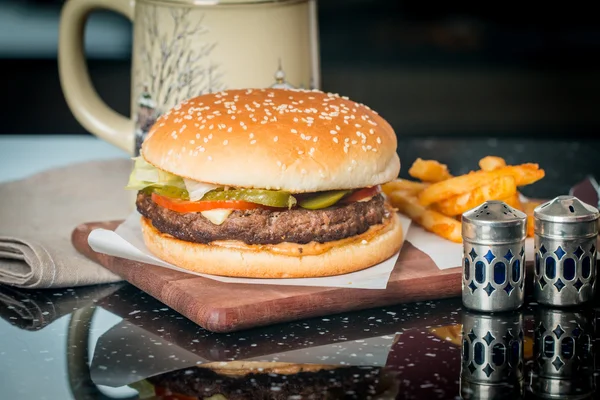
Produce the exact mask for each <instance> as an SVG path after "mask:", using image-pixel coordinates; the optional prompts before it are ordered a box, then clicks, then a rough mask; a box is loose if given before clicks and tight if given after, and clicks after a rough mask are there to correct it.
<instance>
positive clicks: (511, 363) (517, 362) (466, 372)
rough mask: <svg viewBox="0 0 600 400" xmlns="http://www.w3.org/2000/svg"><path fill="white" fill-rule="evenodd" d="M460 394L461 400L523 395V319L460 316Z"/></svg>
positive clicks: (514, 314) (517, 315) (515, 315)
mask: <svg viewBox="0 0 600 400" xmlns="http://www.w3.org/2000/svg"><path fill="white" fill-rule="evenodd" d="M462 326H463V327H462V367H461V374H460V393H461V397H462V398H463V399H494V400H498V399H516V398H520V397H521V396H522V395H523V316H522V314H521V313H518V312H512V313H503V314H498V315H487V314H478V313H471V312H463V316H462Z"/></svg>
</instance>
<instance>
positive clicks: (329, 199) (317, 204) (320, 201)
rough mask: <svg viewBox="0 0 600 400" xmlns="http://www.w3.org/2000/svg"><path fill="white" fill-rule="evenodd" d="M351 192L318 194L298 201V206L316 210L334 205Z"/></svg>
mask: <svg viewBox="0 0 600 400" xmlns="http://www.w3.org/2000/svg"><path fill="white" fill-rule="evenodd" d="M350 192H352V191H351V190H330V191H327V192H319V193H316V194H314V195H313V196H310V197H307V198H304V199H302V200H299V201H298V205H299V206H300V207H302V208H307V209H309V210H318V209H320V208H326V207H330V206H332V205H334V204H335V203H337V202H338V201H340V200H341V199H342V197H344V196H345V195H347V194H348V193H350Z"/></svg>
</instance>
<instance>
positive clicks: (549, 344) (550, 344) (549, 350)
mask: <svg viewBox="0 0 600 400" xmlns="http://www.w3.org/2000/svg"><path fill="white" fill-rule="evenodd" d="M544 357H546V358H552V357H554V339H553V338H552V336H545V337H544Z"/></svg>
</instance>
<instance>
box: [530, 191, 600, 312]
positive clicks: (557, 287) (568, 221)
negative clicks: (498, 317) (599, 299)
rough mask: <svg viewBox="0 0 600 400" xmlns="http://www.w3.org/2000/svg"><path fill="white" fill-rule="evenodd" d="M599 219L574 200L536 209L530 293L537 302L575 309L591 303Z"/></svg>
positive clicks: (561, 198)
mask: <svg viewBox="0 0 600 400" xmlns="http://www.w3.org/2000/svg"><path fill="white" fill-rule="evenodd" d="M599 215H600V214H599V213H598V210H597V209H596V208H594V207H592V206H590V205H587V204H585V203H583V202H582V201H580V200H579V199H578V198H576V197H574V196H559V197H557V198H555V199H554V200H551V201H549V202H547V203H544V204H542V205H540V206H538V207H536V209H535V210H534V213H533V217H534V221H535V278H534V286H533V293H534V298H535V300H536V301H537V302H539V303H540V304H545V305H550V306H575V305H579V304H583V303H586V302H588V301H590V300H592V299H593V297H594V294H595V290H596V245H597V243H596V240H597V237H598V225H597V223H598V218H599Z"/></svg>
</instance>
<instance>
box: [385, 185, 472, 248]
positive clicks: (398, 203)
mask: <svg viewBox="0 0 600 400" xmlns="http://www.w3.org/2000/svg"><path fill="white" fill-rule="evenodd" d="M389 197H390V202H391V203H392V206H394V207H395V208H397V209H398V211H400V212H401V213H403V214H405V215H407V216H408V217H409V218H410V219H412V220H413V221H415V222H416V223H417V224H419V225H421V226H422V227H423V228H425V229H426V230H428V231H430V232H433V233H435V234H436V235H439V236H441V237H443V238H446V239H448V240H451V241H453V242H456V243H462V234H461V230H462V223H461V222H460V221H457V220H455V219H454V218H451V217H447V216H445V215H443V214H441V213H439V212H437V211H434V210H430V209H427V208H425V207H423V206H422V205H420V204H419V202H418V200H417V198H416V197H414V196H410V195H407V194H406V192H402V191H395V192H392V193H391V194H390V196H389Z"/></svg>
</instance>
